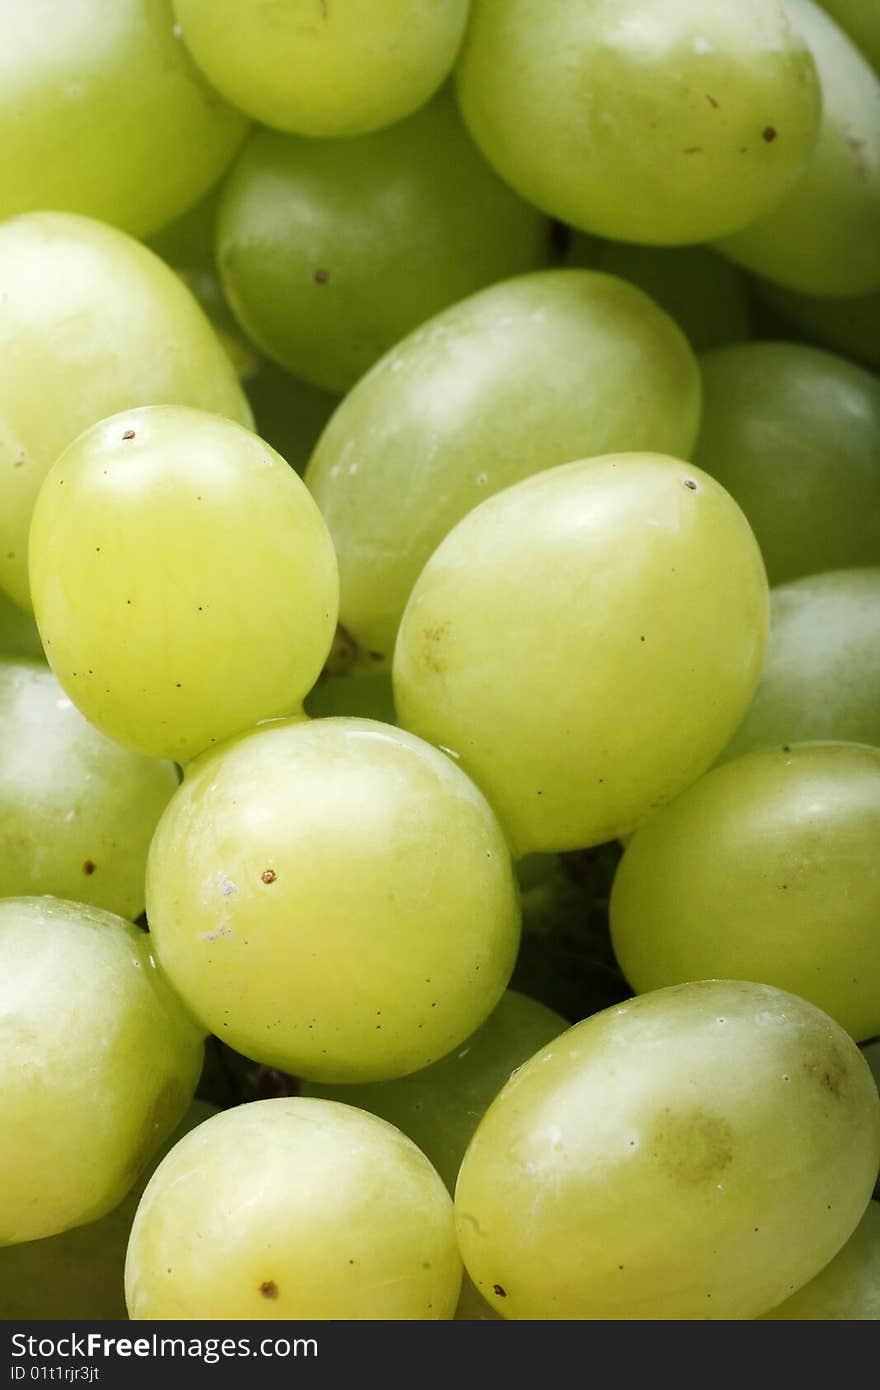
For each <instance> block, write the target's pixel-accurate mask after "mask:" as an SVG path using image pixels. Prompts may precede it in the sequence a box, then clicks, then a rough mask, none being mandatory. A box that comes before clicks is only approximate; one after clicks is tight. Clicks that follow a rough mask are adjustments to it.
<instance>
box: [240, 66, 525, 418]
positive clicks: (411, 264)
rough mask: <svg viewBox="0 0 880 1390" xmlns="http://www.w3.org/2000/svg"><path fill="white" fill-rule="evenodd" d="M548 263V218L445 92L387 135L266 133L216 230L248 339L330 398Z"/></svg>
mask: <svg viewBox="0 0 880 1390" xmlns="http://www.w3.org/2000/svg"><path fill="white" fill-rule="evenodd" d="M547 259H548V224H547V219H546V218H545V217H544V216H543V215H542V214H541V213H539V212H538V211H537V210H536V209H535V208H533V207H530V206H529V205H528V204H527V203H524V202H523V201H522V200H521V199H520V198H518V197H517V196H516V194H515V193H514V192H513V191H512V190H511V189H510V188H508V187H507V185H506V184H504V183H502V182H501V180H500V179H499V178H498V176H497V174H495V173H494V172H493V170H492V169H490V167H489V165H488V164H486V162H485V160H484V159H483V158H482V156H481V155H480V154H479V153H478V151H477V150H476V149H475V148H474V146H473V143H472V142H471V140H470V139H469V137H468V135H467V132H466V131H465V129H464V127H463V125H462V123H461V119H460V117H459V116H458V113H457V112H456V109H455V105H454V103H453V101H452V98H451V96H449V95H448V94H446V93H444V94H442V95H441V96H439V97H437V98H436V100H434V101H432V102H431V103H430V104H429V105H428V106H426V107H425V108H424V109H423V110H421V111H419V112H418V113H417V114H416V115H414V116H412V117H410V119H409V120H408V121H404V122H402V123H401V124H399V125H395V126H392V127H391V129H390V130H385V131H381V132H380V133H379V134H377V135H367V136H360V137H358V138H356V139H348V140H308V139H303V138H299V137H297V136H291V135H278V134H276V133H275V132H272V131H261V132H260V133H259V134H257V135H255V136H254V138H253V139H252V140H251V141H250V142H249V143H248V145H247V146H246V148H245V150H244V152H243V153H242V155H241V158H240V159H239V160H238V162H237V163H236V165H235V167H234V169H233V171H232V174H231V176H230V178H229V180H228V182H227V184H226V187H225V191H224V197H223V205H222V209H221V213H220V218H219V223H218V229H217V264H218V266H219V269H220V273H221V275H222V278H223V285H224V288H225V290H226V294H227V297H228V299H229V302H230V303H231V305H232V307H233V309H234V310H235V313H236V315H237V316H238V319H239V321H240V323H241V325H242V327H243V328H244V330H245V332H246V333H247V334H248V335H249V337H251V338H252V339H253V341H254V342H255V343H256V344H257V345H258V346H259V347H260V348H261V349H262V350H263V351H264V352H265V353H266V354H267V355H268V356H269V357H271V358H273V359H274V360H275V361H277V362H279V363H280V364H281V365H282V366H283V367H286V368H287V369H288V370H289V371H291V372H294V373H296V375H297V376H300V377H303V378H304V379H305V380H307V381H313V382H315V384H316V385H318V386H323V387H324V388H325V389H327V390H330V391H345V390H347V389H348V387H349V386H351V385H352V383H353V382H355V381H356V380H357V378H358V377H359V376H362V375H363V373H364V372H365V371H366V370H367V369H368V368H369V367H371V366H372V365H373V363H374V362H376V361H377V359H378V358H379V357H381V356H382V354H383V353H384V352H387V351H388V349H389V348H391V347H393V346H394V344H395V343H396V342H397V341H398V340H399V339H400V338H402V337H403V336H404V334H406V333H409V332H410V330H411V329H413V328H416V327H417V326H418V325H419V324H420V323H422V322H423V321H424V320H425V319H427V318H429V317H430V315H431V314H435V313H437V312H439V310H441V309H443V308H445V307H446V305H448V304H452V303H453V302H454V301H455V300H458V299H463V298H464V296H465V295H468V294H471V293H473V291H475V290H479V289H481V288H482V287H483V286H484V285H488V284H491V283H492V282H493V281H495V280H503V279H506V278H507V277H508V276H511V275H516V274H518V273H519V272H521V271H528V270H534V269H537V268H539V267H540V266H542V265H544V264H546V262H547Z"/></svg>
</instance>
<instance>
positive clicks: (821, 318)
mask: <svg viewBox="0 0 880 1390" xmlns="http://www.w3.org/2000/svg"><path fill="white" fill-rule="evenodd" d="M757 289H758V293H759V295H760V296H761V298H762V299H763V300H764V301H765V302H766V303H767V304H769V305H770V307H771V309H773V310H775V311H776V312H777V313H779V314H781V315H783V317H784V318H785V319H787V320H788V322H789V323H793V324H795V325H796V326H797V328H798V329H799V330H800V332H801V333H802V334H804V335H805V336H806V337H808V338H809V339H810V341H811V342H815V343H817V344H818V346H819V347H826V348H831V349H832V350H833V351H834V352H842V353H843V354H844V356H846V357H852V358H854V359H855V360H856V361H857V362H863V363H864V364H865V366H867V367H874V368H875V369H876V368H880V290H877V291H875V292H874V294H862V295H855V296H853V297H852V298H849V299H824V298H820V297H819V296H817V295H809V294H798V293H797V292H796V291H795V290H784V289H782V288H781V287H780V286H779V285H772V284H771V283H770V282H769V280H758V281H757Z"/></svg>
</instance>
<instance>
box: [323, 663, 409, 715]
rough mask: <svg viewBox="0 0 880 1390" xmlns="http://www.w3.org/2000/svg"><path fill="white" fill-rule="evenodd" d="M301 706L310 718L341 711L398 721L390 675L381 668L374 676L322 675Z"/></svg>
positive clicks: (347, 713) (340, 712)
mask: <svg viewBox="0 0 880 1390" xmlns="http://www.w3.org/2000/svg"><path fill="white" fill-rule="evenodd" d="M304 708H305V712H306V714H307V715H308V716H309V718H310V719H326V718H327V717H328V716H330V715H337V714H342V715H350V716H352V717H353V718H357V719H378V720H379V722H380V723H382V724H395V723H396V722H397V720H396V718H395V714H394V694H393V691H392V689H391V677H390V676H389V675H388V674H387V673H386V672H384V671H380V672H379V674H378V675H375V676H330V675H324V676H322V677H321V679H320V680H319V681H318V684H317V685H316V686H315V687H314V689H313V690H312V691H311V692H310V694H308V695H307V696H306V701H305V706H304Z"/></svg>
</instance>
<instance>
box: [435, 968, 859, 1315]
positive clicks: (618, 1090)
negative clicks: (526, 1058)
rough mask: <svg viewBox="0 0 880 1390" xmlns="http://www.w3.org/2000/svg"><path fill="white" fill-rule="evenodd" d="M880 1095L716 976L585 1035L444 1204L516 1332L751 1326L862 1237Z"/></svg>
mask: <svg viewBox="0 0 880 1390" xmlns="http://www.w3.org/2000/svg"><path fill="white" fill-rule="evenodd" d="M878 1161H880V1098H878V1096H877V1093H876V1090H875V1088H874V1084H873V1081H872V1079H871V1075H870V1073H869V1071H868V1068H867V1066H866V1065H865V1063H864V1061H863V1059H862V1057H861V1054H860V1053H859V1050H858V1048H857V1047H856V1045H855V1043H854V1042H852V1040H851V1039H850V1038H849V1037H848V1036H847V1034H846V1033H845V1032H844V1031H843V1029H842V1028H840V1027H839V1026H838V1025H837V1024H836V1023H834V1022H833V1021H832V1020H831V1019H830V1018H828V1017H827V1016H826V1015H825V1014H823V1013H821V1012H820V1011H819V1010H818V1009H816V1008H814V1007H813V1006H812V1005H811V1004H808V1003H806V1002H805V1001H804V1000H803V999H798V998H797V997H796V996H795V995H792V994H786V993H784V992H783V991H781V990H777V989H772V988H771V987H769V986H766V985H760V984H746V983H743V982H741V981H732V982H731V981H724V980H720V981H719V980H710V981H700V982H698V983H695V984H688V985H680V986H675V987H673V988H671V989H664V990H658V991H656V992H655V993H653V994H645V995H642V996H641V997H639V998H638V999H631V1000H629V1001H627V1003H625V1004H619V1005H618V1006H617V1007H615V1008H613V1009H607V1010H605V1012H604V1013H601V1014H595V1015H594V1016H593V1017H592V1018H588V1019H586V1020H585V1021H584V1022H583V1023H579V1024H577V1025H576V1026H575V1027H574V1028H572V1029H570V1030H569V1031H568V1032H567V1033H563V1035H562V1037H561V1038H559V1039H557V1041H556V1042H553V1043H550V1044H549V1046H547V1047H545V1048H544V1049H543V1051H542V1052H539V1053H538V1054H537V1056H535V1057H533V1058H532V1059H531V1061H530V1062H527V1063H526V1065H525V1066H524V1067H521V1068H520V1070H519V1071H518V1072H517V1073H516V1075H515V1076H514V1077H513V1078H512V1079H511V1081H509V1082H508V1084H507V1086H505V1088H504V1090H503V1091H502V1092H501V1094H500V1095H499V1096H498V1098H497V1100H495V1102H494V1103H493V1104H492V1105H491V1106H490V1107H489V1110H488V1111H487V1112H486V1114H485V1116H484V1117H483V1120H482V1121H481V1123H480V1125H479V1127H478V1129H477V1132H476V1134H475V1135H474V1137H473V1139H472V1140H471V1145H470V1148H469V1149H468V1152H467V1154H466V1155H465V1159H464V1163H463V1165H462V1169H461V1174H460V1176H459V1179H458V1185H457V1187H456V1192H455V1209H456V1223H457V1228H458V1237H459V1244H460V1248H461V1252H462V1257H463V1259H464V1262H465V1265H466V1267H467V1270H468V1272H469V1274H470V1276H471V1278H472V1279H473V1281H474V1283H475V1284H476V1286H477V1289H478V1290H479V1292H480V1293H481V1294H482V1295H483V1297H484V1298H486V1299H487V1300H488V1301H489V1303H490V1304H491V1305H492V1307H493V1308H495V1310H496V1311H497V1312H500V1313H502V1314H503V1316H505V1317H507V1318H513V1319H535V1318H540V1319H549V1320H553V1319H561V1320H599V1321H601V1320H606V1319H608V1320H626V1321H633V1320H635V1321H639V1320H654V1319H662V1320H669V1319H673V1320H690V1319H695V1320H696V1319H699V1320H705V1319H710V1320H716V1319H721V1320H730V1319H744V1318H755V1317H758V1316H759V1315H760V1314H761V1313H764V1312H766V1311H767V1310H768V1309H769V1308H772V1307H774V1306H775V1305H776V1304H778V1303H779V1302H780V1301H781V1300H782V1299H783V1298H784V1297H786V1296H787V1295H788V1294H789V1293H790V1292H794V1290H795V1289H797V1288H799V1287H800V1286H801V1285H802V1284H804V1283H806V1281H807V1280H808V1279H811V1278H813V1276H814V1275H815V1274H817V1273H818V1272H819V1270H820V1269H822V1268H823V1266H824V1265H826V1264H827V1263H828V1261H829V1260H830V1259H831V1258H832V1257H833V1256H834V1255H835V1254H836V1253H837V1251H838V1250H839V1249H840V1247H841V1246H842V1245H843V1243H844V1241H845V1240H846V1239H847V1238H848V1236H849V1235H850V1234H851V1233H852V1231H853V1230H854V1229H855V1227H856V1225H857V1224H858V1221H859V1219H860V1217H861V1216H862V1213H863V1212H864V1209H865V1207H866V1205H867V1203H868V1200H869V1199H870V1195H871V1188H872V1186H873V1183H874V1176H875V1173H876V1171H877V1164H878Z"/></svg>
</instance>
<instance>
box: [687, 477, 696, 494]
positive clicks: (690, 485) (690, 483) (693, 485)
mask: <svg viewBox="0 0 880 1390" xmlns="http://www.w3.org/2000/svg"><path fill="white" fill-rule="evenodd" d="M684 485H685V487H688V488H690V490H691V492H696V491H697V485H696V483H695V482H694V480H693V478H685V480H684Z"/></svg>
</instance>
